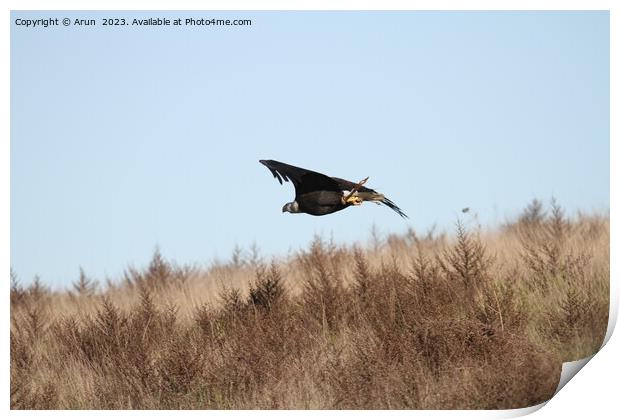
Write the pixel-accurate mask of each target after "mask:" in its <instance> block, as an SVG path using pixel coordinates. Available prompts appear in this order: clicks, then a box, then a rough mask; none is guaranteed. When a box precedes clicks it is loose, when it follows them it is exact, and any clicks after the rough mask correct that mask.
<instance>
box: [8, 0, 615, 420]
mask: <svg viewBox="0 0 620 420" xmlns="http://www.w3.org/2000/svg"><path fill="white" fill-rule="evenodd" d="M2 4H3V7H2V9H1V10H2V17H3V19H2V20H1V22H2V23H1V25H2V33H4V36H2V37H0V39H1V41H0V54H2V57H4V58H5V60H4V63H6V64H5V65H4V66H3V67H2V81H3V83H2V87H3V89H2V92H3V93H4V100H3V101H2V102H1V103H0V107H1V111H2V112H1V113H0V127H2V128H1V130H2V131H1V132H2V145H1V147H2V149H1V153H0V194H1V196H2V197H4V198H5V200H6V201H4V202H3V204H4V205H3V206H1V207H0V214H1V217H0V220H1V221H2V222H1V225H0V226H1V232H2V239H3V240H2V241H1V242H0V270H2V272H3V273H5V274H4V275H5V277H8V272H9V261H10V255H9V252H10V214H9V205H8V199H9V185H10V184H9V176H10V170H9V168H10V167H9V165H10V153H9V152H10V150H9V147H10V144H9V137H10V126H9V121H10V118H9V109H10V96H9V92H10V73H9V66H8V63H9V62H10V10H609V11H610V30H611V40H610V54H611V56H610V65H611V71H610V76H611V80H610V88H611V92H610V93H611V95H610V107H611V108H610V116H611V127H610V129H611V131H610V134H611V139H613V140H612V141H611V145H610V175H611V184H610V210H611V237H612V239H611V244H610V246H611V255H620V253H619V252H618V251H619V248H618V225H617V223H616V215H617V209H618V194H617V180H618V176H619V175H620V174H619V173H618V170H617V164H618V158H617V153H618V147H617V140H618V127H617V121H616V120H617V118H614V117H617V116H618V108H617V101H618V94H619V93H620V92H619V87H618V83H617V76H616V75H617V74H618V71H619V70H620V69H619V67H618V46H619V45H620V42H619V41H620V40H619V39H618V36H619V32H620V30H619V29H620V19H619V17H618V15H619V11H620V6H618V2H617V1H613V0H589V1H586V0H569V1H567V0H565V1H561V0H521V1H501V0H477V1H467V2H466V1H458V0H437V1H431V0H424V1H422V0H418V1H405V0H385V1H369V0H358V1H353V0H333V1H329V0H299V1H295V2H293V1H290V0H289V1H284V0H269V1H260V2H259V1H250V0H245V1H242V0H230V1H223V0H219V1H197V0H179V1H174V2H173V1H164V0H153V1H148V2H147V1H139V0H128V1H120V0H111V1H100V0H99V1H91V2H88V3H84V2H79V1H76V0H72V1H68V0H66V1H41V0H39V1H16V0H8V1H4V2H3V3H2ZM613 192H615V194H614V193H613ZM617 274H618V268H617V263H615V262H614V259H613V258H612V261H611V295H612V302H611V313H610V328H609V330H608V336H607V339H609V336H610V333H611V331H612V329H613V326H614V325H615V322H616V319H617V311H618V287H617ZM8 284H9V283H8V281H5V292H4V293H5V294H4V297H5V299H7V300H8V287H9V286H8ZM3 319H4V324H3V335H2V337H3V346H2V352H3V356H4V360H5V363H3V364H2V369H3V372H4V373H5V374H4V375H3V378H5V380H4V381H3V382H2V388H1V389H2V391H1V392H2V397H3V398H4V401H5V402H4V407H5V410H7V411H8V410H9V380H10V379H9V378H10V375H9V371H8V370H9V368H8V354H9V340H8V335H9V334H8V320H9V305H8V302H7V304H6V305H3ZM617 342H618V339H617V338H612V339H611V340H610V341H609V343H608V344H607V345H606V346H605V347H604V348H603V349H602V350H601V352H600V354H599V355H597V356H595V357H594V358H593V360H592V362H590V363H589V364H588V367H587V368H585V369H584V372H581V373H579V375H578V379H577V380H573V381H571V383H569V384H568V385H567V386H566V387H565V388H564V389H563V390H562V391H561V392H560V393H559V394H558V395H557V396H555V397H554V398H553V399H552V400H551V401H550V402H549V404H548V406H547V407H546V408H545V409H543V410H540V411H538V412H537V413H536V414H534V416H536V417H537V418H556V417H558V418H562V419H571V418H582V417H583V416H585V415H588V416H591V415H592V414H594V418H597V417H606V416H603V415H604V414H608V413H613V412H618V410H617V403H616V400H617V396H616V393H617V391H616V390H615V388H616V384H617V376H616V375H617V374H618V365H619V364H618V360H617V358H618V353H619V351H618V349H619V345H618V344H617ZM526 411H531V410H527V409H525V411H521V412H520V413H517V412H512V413H509V412H483V411H425V412H421V411H415V412H393V411H391V412H385V413H383V412H382V413H378V412H361V411H356V412H354V413H351V414H352V415H355V416H362V417H366V416H373V417H375V416H384V415H387V416H390V417H392V416H398V417H400V416H402V417H403V418H404V417H405V416H406V417H407V418H410V417H411V416H416V418H419V417H422V418H453V417H461V418H500V417H505V416H506V415H508V416H510V415H511V414H512V415H515V414H517V415H519V414H527V413H526ZM117 413H118V412H90V413H88V414H87V415H89V416H92V415H96V416H106V417H107V416H108V415H117ZM245 413H248V412H241V413H239V412H209V413H208V414H207V415H216V416H217V417H229V416H230V417H231V418H232V417H233V416H234V417H237V416H239V415H240V414H241V415H251V416H253V417H254V416H256V417H259V418H260V417H265V418H267V417H269V418H273V416H276V417H279V416H287V417H288V416H290V415H291V414H294V415H295V416H299V417H308V418H310V417H312V418H314V417H315V416H316V415H317V414H319V415H338V414H340V412H337V413H335V414H334V413H327V412H319V413H317V412H304V411H296V412H293V413H292V412H287V411H280V412H249V413H248V414H245ZM84 414H85V413H80V412H46V413H36V412H15V411H11V412H10V415H11V416H14V417H30V416H34V415H44V416H49V417H52V418H53V417H58V418H65V417H72V416H80V417H81V416H83V415H84ZM119 414H120V413H119ZM123 414H127V415H131V416H136V417H142V416H145V418H146V417H148V418H150V417H153V416H155V417H160V416H168V415H169V414H170V413H166V412H144V411H142V412H123ZM343 414H344V413H343ZM347 414H349V413H347ZM175 415H181V416H192V417H193V416H201V417H202V416H204V415H205V412H200V411H194V412H181V413H179V412H177V413H175Z"/></svg>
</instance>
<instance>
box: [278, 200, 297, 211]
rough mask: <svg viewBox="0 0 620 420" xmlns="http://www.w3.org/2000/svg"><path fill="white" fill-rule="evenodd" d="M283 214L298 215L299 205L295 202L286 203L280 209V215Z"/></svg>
mask: <svg viewBox="0 0 620 420" xmlns="http://www.w3.org/2000/svg"><path fill="white" fill-rule="evenodd" d="M284 212H289V213H299V203H298V202H297V201H291V202H290V203H286V204H285V205H284V207H282V213H284Z"/></svg>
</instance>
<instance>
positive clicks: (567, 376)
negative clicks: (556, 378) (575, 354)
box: [553, 355, 594, 396]
mask: <svg viewBox="0 0 620 420" xmlns="http://www.w3.org/2000/svg"><path fill="white" fill-rule="evenodd" d="M593 357H594V355H592V356H588V357H586V358H583V359H579V360H575V361H572V362H564V363H562V373H561V374H560V382H558V387H557V388H556V389H555V392H554V393H553V396H555V395H556V394H557V393H558V392H560V390H561V389H562V388H564V385H566V384H567V383H568V381H570V380H571V379H573V377H574V376H575V375H576V374H577V372H579V371H580V370H581V369H582V368H583V367H584V366H585V365H586V364H587V363H588V362H589V361H590V360H591V359H592V358H593Z"/></svg>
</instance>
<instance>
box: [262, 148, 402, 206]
mask: <svg viewBox="0 0 620 420" xmlns="http://www.w3.org/2000/svg"><path fill="white" fill-rule="evenodd" d="M259 162H260V163H262V164H263V165H265V166H266V167H267V168H269V170H270V171H271V173H272V174H273V177H274V178H276V179H277V180H278V181H279V182H280V184H282V180H284V181H291V182H292V183H293V185H294V186H295V200H293V201H291V202H290V203H286V204H285V205H284V207H282V212H289V213H307V214H311V215H313V216H323V215H326V214H330V213H334V212H337V211H340V210H343V209H346V208H347V207H349V206H359V205H361V204H362V203H363V202H364V201H370V202H373V203H376V204H384V205H386V206H388V207H389V208H391V209H392V210H394V211H395V212H396V213H398V214H399V215H400V216H401V217H403V218H406V217H407V215H406V214H405V213H404V212H403V211H402V210H401V209H400V208H398V206H397V205H396V204H394V203H393V202H392V200H390V199H389V198H387V197H386V196H384V195H383V194H381V193H378V192H376V191H375V190H371V189H370V188H366V187H364V184H365V183H366V181H368V178H366V179H363V180H361V181H360V182H358V183H354V182H351V181H347V180H345V179H341V178H335V177H330V176H327V175H323V174H320V173H318V172H314V171H311V170H308V169H303V168H298V167H296V166H292V165H287V164H286V163H282V162H278V161H275V160H260V161H259Z"/></svg>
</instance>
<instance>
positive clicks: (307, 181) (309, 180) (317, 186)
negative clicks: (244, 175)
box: [259, 160, 342, 196]
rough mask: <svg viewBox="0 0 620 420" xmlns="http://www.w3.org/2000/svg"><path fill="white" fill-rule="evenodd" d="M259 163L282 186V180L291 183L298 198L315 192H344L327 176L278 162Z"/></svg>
mask: <svg viewBox="0 0 620 420" xmlns="http://www.w3.org/2000/svg"><path fill="white" fill-rule="evenodd" d="M259 162H260V163H262V164H263V165H265V166H266V167H267V168H269V170H270V171H271V173H272V174H273V177H274V178H276V179H277V180H278V181H279V182H280V184H282V180H284V181H291V182H292V183H293V185H294V186H295V195H296V196H299V195H301V194H306V193H309V192H313V191H342V189H341V188H340V186H339V184H338V182H337V181H336V180H335V179H333V178H331V177H328V176H327V175H323V174H320V173H318V172H314V171H311V170H309V169H304V168H298V167H297V166H292V165H287V164H286V163H282V162H278V161H277V160H260V161H259Z"/></svg>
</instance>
